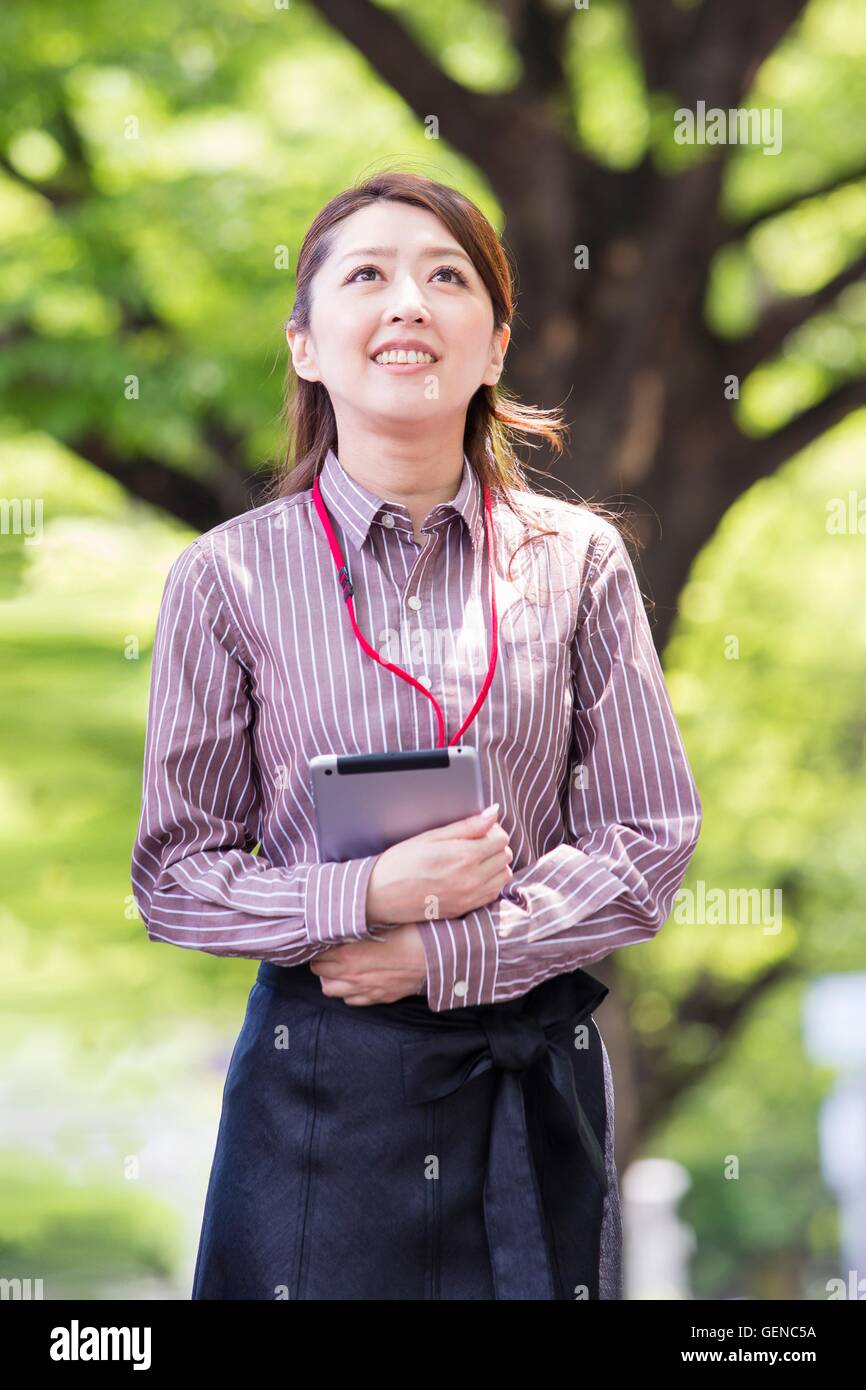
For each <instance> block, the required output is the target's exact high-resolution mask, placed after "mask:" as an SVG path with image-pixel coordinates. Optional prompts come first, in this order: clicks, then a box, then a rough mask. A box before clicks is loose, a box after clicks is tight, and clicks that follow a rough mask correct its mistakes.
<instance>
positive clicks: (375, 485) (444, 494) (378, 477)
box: [338, 452, 463, 531]
mask: <svg viewBox="0 0 866 1390" xmlns="http://www.w3.org/2000/svg"><path fill="white" fill-rule="evenodd" d="M338 457H339V460H340V465H341V467H342V468H344V469H345V471H346V472H347V473H348V474H349V476H350V477H351V478H354V479H355V481H356V482H357V483H360V484H361V486H362V487H366V488H368V489H369V490H370V492H375V493H377V494H378V496H379V497H384V498H386V499H387V500H388V501H389V502H399V503H401V504H402V506H404V507H405V508H406V510H407V511H408V513H409V515H410V516H411V518H412V526H413V529H414V530H415V531H420V529H421V525H422V523H423V522H424V521H425V520H426V518H427V516H428V514H429V513H430V512H431V511H432V509H433V508H434V507H435V506H438V504H439V503H440V502H451V501H452V500H453V499H454V498H455V497H456V496H457V493H458V492H459V491H460V483H461V481H462V478H463V456H462V454H461V455H460V458H459V461H458V462H457V463H456V464H455V462H454V461H453V460H452V461H450V462H447V461H446V462H443V461H442V459H441V455H440V456H437V457H432V458H425V459H415V460H407V459H405V458H396V457H395V458H393V459H389V458H387V457H379V458H377V459H376V460H375V463H373V462H367V461H365V460H363V459H356V458H353V457H352V456H351V455H348V456H347V457H344V455H343V453H342V452H340V453H339V455H338Z"/></svg>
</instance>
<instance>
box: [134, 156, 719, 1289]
mask: <svg viewBox="0 0 866 1390" xmlns="http://www.w3.org/2000/svg"><path fill="white" fill-rule="evenodd" d="M511 315H512V283H511V277H510V273H509V268H508V264H507V261H506V257H505V255H504V253H503V250H502V247H501V245H500V242H499V240H498V238H497V236H496V233H495V232H494V230H493V228H492V227H491V225H490V224H489V223H488V222H487V220H486V219H485V218H484V217H483V215H482V214H481V213H480V212H479V210H478V209H477V208H476V207H475V206H474V205H473V204H472V203H471V202H469V201H468V200H467V199H466V198H464V197H463V196H462V195H461V194H459V193H457V192H456V191H454V190H453V189H450V188H447V187H445V186H443V185H441V184H439V183H435V182H432V181H430V180H428V179H425V178H421V177H417V176H414V175H411V174H404V173H391V174H386V175H383V176H380V177H376V178H373V179H371V180H368V181H367V182H366V183H364V184H362V185H361V186H360V187H357V188H353V189H350V190H348V191H346V192H344V193H342V194H340V195H339V196H338V197H336V198H334V199H333V200H332V201H331V202H330V203H328V204H327V206H326V207H325V208H323V210H322V211H321V212H320V213H319V215H318V216H317V217H316V219H315V221H314V222H313V224H312V226H311V227H310V230H309V232H308V234H307V236H306V239H305V241H304V243H303V246H302V248H301V252H300V256H299V261H298V267H297V291H296V301H295V305H294V309H293V314H292V317H291V320H290V321H289V325H288V328H287V339H288V342H289V344H290V347H291V353H292V359H293V367H294V372H295V374H296V376H297V378H298V381H297V389H296V392H295V394H294V398H293V399H292V400H291V401H290V403H289V405H288V407H287V409H288V419H289V426H290V439H291V442H293V444H294V455H295V463H294V467H293V468H292V469H291V471H290V470H289V468H288V464H287V465H286V467H284V469H283V470H282V472H281V473H280V475H279V477H278V478H277V480H276V486H275V489H274V496H272V497H271V499H270V500H269V501H267V502H266V503H265V504H264V505H262V506H259V507H257V508H256V509H255V510H251V511H250V512H248V513H247V514H245V515H242V516H238V517H234V518H232V519H231V520H229V521H227V522H225V523H224V524H222V525H220V526H216V527H214V528H213V529H212V530H211V531H209V532H207V533H206V534H205V535H203V536H201V537H199V538H198V539H197V540H196V541H194V542H193V543H192V545H190V546H188V547H187V548H186V549H185V550H184V551H183V552H182V554H181V555H180V556H179V557H178V559H177V560H176V561H175V562H174V564H173V565H172V567H171V570H170V572H169V575H168V578H167V581H166V587H165V592H164V595H163V601H162V606H161V609H160V615H159V621H158V625H157V633H156V639H155V646H154V661H153V671H152V677H151V694H150V712H149V720H148V728H147V736H146V746H145V761H144V786H143V804H142V814H141V822H140V825H139V831H138V837H137V841H136V845H135V850H134V854H133V862H132V880H133V886H134V889H135V893H136V899H137V902H138V905H139V908H140V911H141V915H142V918H143V919H144V922H145V924H146V927H147V932H148V936H149V937H150V939H151V940H153V941H167V942H170V943H172V944H174V945H177V946H183V947H191V948H193V949H197V950H202V951H208V952H211V953H213V954H216V955H222V956H245V957H250V958H252V959H256V960H260V961H261V965H260V967H259V971H258V975H257V979H256V983H255V984H254V985H253V988H252V990H251V993H250V996H249V1001H248V1005H247V1012H246V1017H245V1020H244V1024H243V1028H242V1030H241V1033H240V1036H239V1038H238V1040H237V1043H236V1045H235V1049H234V1052H233V1054H232V1058H231V1062H230V1065H229V1070H228V1075H227V1078H226V1084H225V1091H224V1096H223V1109H222V1116H221V1120H220V1126H219V1133H218V1138H217V1144H216V1152H215V1155H214V1162H213V1168H212V1171H211V1177H210V1183H209V1187H208V1192H207V1199H206V1204H205V1212H204V1220H203V1225H202V1233H201V1241H200V1244H199V1251H198V1260H197V1264H196V1271H195V1278H194V1286H193V1291H192V1297H193V1298H194V1299H214V1298H216V1299H221V1298H248V1299H262V1298H294V1299H320V1298H321V1299H378V1298H384V1299H428V1298H429V1299H493V1298H497V1299H500V1298H501V1299H535V1298H538V1299H565V1298H568V1299H583V1298H618V1297H622V1292H621V1275H620V1251H621V1230H620V1218H619V1205H618V1192H617V1182H616V1169H615V1165H614V1161H613V1090H612V1084H611V1078H610V1069H609V1063H608V1058H607V1053H606V1050H605V1048H604V1044H603V1042H602V1039H601V1035H600V1033H599V1031H598V1028H597V1026H596V1024H595V1021H594V1019H593V1018H592V1013H593V1011H594V1009H595V1008H596V1007H597V1005H598V1004H599V1003H600V1002H601V1000H602V998H603V997H604V995H605V994H606V993H607V990H606V988H605V986H603V985H601V984H600V983H599V982H598V981H597V980H595V979H594V978H593V977H592V976H591V975H589V974H587V973H586V971H585V970H584V969H583V967H584V966H585V965H587V964H588V963H591V962H593V961H596V960H600V959H601V958H602V957H604V956H606V955H608V954H609V953H610V952H611V951H612V950H615V949H619V948H621V947H623V946H629V945H634V944H636V943H638V942H641V941H648V940H649V939H650V938H651V937H652V936H653V935H654V933H655V932H656V931H657V930H658V929H659V927H660V926H661V925H662V924H663V922H664V921H665V919H666V917H667V916H668V913H669V911H670V908H671V905H672V901H673V897H674V894H675V893H676V891H677V889H678V887H679V885H680V883H681V882H682V879H683V877H684V874H685V870H686V867H687V864H688V862H689V859H690V857H691V855H692V852H693V849H694V846H695V844H696V841H697V838H698V834H699V829H700V822H701V807H700V802H699V799H698V795H697V791H696V788H695V785H694V782H693V778H692V775H691V772H690V769H689V766H688V763H687V761H686V756H685V753H684V750H683V746H682V742H681V739H680V736H679V733H678V730H677V726H676V724H675V721H674V717H673V713H672V710H671V706H670V702H669V699H668V696H667V692H666V689H665V685H664V680H663V677H662V673H661V668H660V665H659V662H658V658H657V656H656V653H655V649H654V647H653V644H652V640H651V636H650V632H649V627H648V623H647V619H646V614H645V612H644V608H643V604H642V601H641V598H640V593H639V590H638V587H637V583H636V579H635V575H634V571H633V568H632V565H631V562H630V560H629V557H628V552H627V551H626V549H625V546H624V544H623V541H622V539H621V537H620V533H619V531H618V530H617V529H616V528H615V526H614V525H613V524H612V522H611V521H610V520H609V519H607V518H606V517H604V516H602V515H601V514H600V513H597V512H595V511H593V510H592V509H590V508H588V507H586V506H582V505H574V504H571V503H567V502H563V501H557V500H553V499H550V498H546V497H544V496H542V495H541V494H536V493H534V492H532V491H531V490H529V489H528V488H527V487H526V486H525V482H524V477H523V473H522V470H521V469H520V467H519V466H518V464H517V462H516V460H515V458H514V456H513V454H512V452H511V448H510V439H511V437H512V436H517V435H522V436H525V437H532V436H538V435H540V436H543V437H544V438H546V439H547V440H548V441H549V442H550V443H552V444H553V445H554V446H555V447H557V448H561V444H560V436H561V434H562V432H563V427H562V425H561V423H560V421H559V418H558V417H556V416H555V415H554V413H553V412H544V411H540V410H536V409H534V408H532V407H528V406H524V405H521V404H519V403H516V402H514V401H506V399H505V397H504V395H503V393H502V392H501V390H500V389H499V388H498V386H497V383H498V381H499V377H500V375H501V372H502V365H503V359H504V355H505V351H506V348H507V345H508V340H509V336H510V329H509V320H510V318H511ZM349 598H351V599H352V604H353V608H352V610H351V612H350V609H349V605H348V602H347V600H348V599H349ZM494 599H495V610H494V608H493V606H492V600H494ZM494 619H495V621H494ZM355 623H357V629H358V633H360V634H363V635H364V637H365V638H366V641H367V643H368V644H371V645H372V647H373V649H374V650H373V653H372V657H371V653H370V652H369V651H365V650H364V647H363V643H362V642H361V641H360V640H359V639H358V633H356V632H355V630H354V626H355ZM491 671H492V677H491V678H490V679H489V681H487V690H486V696H485V698H484V699H483V701H481V703H480V705H479V700H478V697H479V691H480V690H483V689H484V683H485V673H486V674H487V676H488V677H490V672H491ZM440 711H441V719H440V713H439V712H440ZM443 729H444V736H443ZM458 738H463V739H464V740H465V741H466V742H469V743H472V744H473V745H474V746H475V747H476V748H477V749H478V752H479V757H480V761H481V766H482V773H483V779H484V784H485V791H486V793H487V799H488V800H489V801H490V802H491V806H490V807H489V808H488V812H487V813H486V814H485V815H481V816H473V817H470V818H468V819H467V820H465V821H460V822H457V823H455V824H453V825H449V826H444V827H441V828H439V829H437V830H435V831H432V832H430V833H428V834H426V835H421V836H415V837H412V838H411V839H408V840H404V841H403V842H401V843H400V844H399V845H396V846H394V847H392V848H391V849H389V850H388V851H386V852H385V853H383V854H381V855H371V856H369V857H367V858H361V859H353V860H349V861H347V862H344V863H320V862H319V861H318V854H317V841H316V830H315V816H314V808H313V803H312V797H311V792H310V786H309V782H308V777H307V771H308V764H309V760H310V758H311V757H312V756H313V755H314V754H316V753H321V752H337V753H363V752H375V751H385V750H398V749H411V748H430V747H438V746H443V745H444V744H445V743H446V742H447V743H454V742H456V741H457V740H458ZM251 851H252V852H251Z"/></svg>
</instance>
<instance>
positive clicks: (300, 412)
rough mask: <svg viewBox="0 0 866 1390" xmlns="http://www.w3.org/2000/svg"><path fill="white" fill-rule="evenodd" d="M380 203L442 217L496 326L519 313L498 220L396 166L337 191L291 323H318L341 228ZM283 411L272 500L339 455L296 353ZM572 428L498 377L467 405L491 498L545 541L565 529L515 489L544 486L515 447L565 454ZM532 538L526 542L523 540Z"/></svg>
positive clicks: (474, 451) (317, 227)
mask: <svg viewBox="0 0 866 1390" xmlns="http://www.w3.org/2000/svg"><path fill="white" fill-rule="evenodd" d="M380 200H390V201H391V202H396V203H409V204H411V205H412V206H414V207H419V208H424V209H426V210H427V211H428V212H432V213H433V214H434V215H435V216H436V217H438V218H439V220H440V222H442V223H443V224H444V225H445V226H446V227H447V228H448V230H449V231H450V232H451V234H452V235H453V236H454V237H455V239H456V240H457V241H458V242H459V244H460V245H461V246H462V248H463V250H464V251H465V252H466V254H467V255H468V256H469V257H470V259H471V261H472V264H473V265H474V266H475V269H476V270H477V272H478V274H479V275H480V277H481V279H482V281H483V283H484V285H485V286H486V288H487V292H488V294H489V295H490V299H491V302H492V305H493V325H494V331H495V332H498V330H499V329H501V328H502V326H503V324H509V325H510V323H511V319H512V315H513V312H514V275H513V272H512V267H511V264H510V262H509V258H508V254H507V252H506V250H505V248H504V246H503V245H502V243H501V241H500V239H499V237H498V236H497V234H496V231H495V229H494V228H493V227H492V226H491V224H490V222H488V220H487V218H486V217H485V216H484V214H483V213H482V212H481V211H480V209H479V208H478V207H476V205H475V204H474V203H473V202H472V201H471V200H470V199H469V198H467V197H466V196H465V195H464V194H463V193H460V192H458V191H457V189H454V188H450V187H448V186H447V185H446V184H443V183H438V182H436V181H435V180H434V179H430V178H426V177H425V176H423V175H421V174H415V173H411V172H408V171H405V170H395V171H391V172H384V173H379V174H376V175H374V176H373V177H370V178H366V179H365V180H364V181H363V182H361V183H359V184H357V185H356V186H354V187H352V188H347V189H346V190H345V191H344V192H342V193H338V194H337V195H336V197H334V198H332V199H331V200H330V202H328V203H326V204H325V206H324V207H323V208H322V210H321V211H320V212H319V213H318V214H317V216H316V217H315V218H314V220H313V222H312V224H311V225H310V228H309V230H308V231H307V234H306V236H305V237H304V241H303V244H302V246H301V249H300V252H299V255H298V266H297V273H296V283H295V302H294V304H293V306H292V312H291V315H290V317H289V319H288V320H287V322H286V325H285V327H287V328H288V327H289V326H291V327H293V328H295V329H297V330H300V331H303V330H305V329H307V328H309V324H310V310H311V301H312V293H311V287H312V282H313V278H314V276H315V274H316V272H317V271H318V269H319V267H320V266H321V265H322V263H323V262H324V260H325V259H326V258H327V256H328V255H329V254H330V252H331V249H332V247H333V241H334V237H333V231H334V228H335V227H336V226H337V225H338V224H339V223H340V222H342V221H344V219H345V218H347V217H349V216H350V215H351V214H352V213H353V212H356V211H357V210H358V209H359V208H363V207H368V206H369V205H370V204H371V203H375V202H377V201H380ZM293 380H294V389H292V382H293ZM282 416H283V419H284V421H285V425H286V435H287V444H286V455H285V459H284V461H283V463H282V464H281V465H280V467H279V468H278V470H277V471H276V472H275V475H274V478H273V480H272V482H271V484H270V486H269V487H268V489H267V493H266V500H267V499H272V500H273V499H276V498H278V497H288V496H290V495H292V494H293V493H296V492H303V491H305V490H306V489H308V488H310V487H312V485H313V481H314V479H315V477H316V474H317V473H318V472H319V470H320V469H321V467H322V464H323V463H324V461H325V457H326V455H327V452H328V450H329V449H333V450H334V451H335V452H336V448H337V423H336V420H335V417H334V411H333V407H332V405H331V398H330V396H329V395H328V391H327V388H326V387H325V386H324V384H323V383H322V382H320V381H305V380H304V379H303V378H302V377H297V376H296V375H295V373H294V372H293V370H292V367H291V358H290V359H289V364H288V367H287V371H286V385H285V393H284V405H283V412H282ZM567 433H568V426H567V425H566V424H565V422H564V420H563V418H562V415H561V412H560V411H559V409H557V408H553V409H549V410H546V409H543V408H542V407H540V406H535V405H525V404H524V403H523V402H522V401H520V400H518V399H516V398H515V397H514V396H513V395H512V394H511V393H510V392H509V391H507V390H506V389H505V388H504V387H502V386H501V385H498V384H497V385H495V386H488V385H486V384H482V385H481V386H479V388H478V390H477V391H476V392H475V395H474V396H473V397H472V399H471V401H470V402H469V406H468V409H467V412H466V427H465V431H464V437H463V447H464V451H465V453H466V455H467V457H468V459H469V462H470V464H471V465H472V467H473V469H474V470H475V472H476V474H477V475H478V477H479V479H480V480H481V482H482V483H486V484H487V486H488V487H489V489H490V494H491V502H492V503H494V504H495V502H496V500H497V498H499V499H501V500H502V501H503V502H504V503H505V504H506V505H507V506H508V507H509V508H510V509H511V511H512V512H514V513H515V515H517V516H519V517H520V519H521V521H523V522H524V524H525V525H528V526H529V527H532V528H535V529H537V530H538V532H539V536H538V537H537V538H540V537H541V536H551V535H557V534H558V532H557V531H555V530H545V529H541V528H539V527H538V526H537V523H536V522H535V521H534V520H533V519H532V518H531V517H529V516H527V515H526V513H525V512H524V511H522V510H521V508H520V507H519V505H518V504H517V499H516V498H515V497H513V496H512V492H513V491H514V490H518V491H525V492H533V491H535V489H533V488H531V487H530V486H529V484H528V482H527V478H526V470H527V468H530V469H531V471H532V472H539V473H540V472H541V470H539V469H535V468H532V467H531V465H524V464H522V463H521V462H520V460H519V459H518V458H517V456H516V455H515V453H514V443H515V442H517V441H518V440H522V441H524V442H525V441H531V440H532V439H533V438H536V437H538V438H541V439H544V440H546V441H547V443H548V444H550V445H551V447H552V448H553V449H554V450H555V452H556V454H557V455H559V454H561V453H562V449H563V440H564V438H565V436H566V435H567ZM532 447H536V446H535V445H532ZM292 454H294V458H293V459H292ZM563 500H564V499H563ZM576 505H579V506H583V507H586V508H587V509H589V510H590V511H594V512H597V513H599V514H600V515H603V516H605V517H606V518H607V519H608V520H610V521H611V522H613V523H614V524H615V525H619V523H620V518H618V517H617V516H615V515H614V514H613V513H611V512H608V511H607V509H606V508H604V507H601V506H598V505H596V504H591V503H589V502H586V501H584V500H582V499H579V501H578V502H577V504H576ZM533 539H536V537H532V536H529V537H528V538H527V541H531V540H533ZM527 541H523V542H521V546H522V545H525V544H527ZM521 546H518V548H517V549H518V550H519V549H521ZM516 554H517V550H516V551H515V552H514V555H512V557H511V560H512V562H513V560H514V556H515V555H516ZM509 576H510V566H509Z"/></svg>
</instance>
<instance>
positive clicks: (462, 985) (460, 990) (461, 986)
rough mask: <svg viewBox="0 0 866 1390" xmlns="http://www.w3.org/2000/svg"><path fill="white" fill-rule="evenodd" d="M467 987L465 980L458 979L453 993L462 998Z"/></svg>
mask: <svg viewBox="0 0 866 1390" xmlns="http://www.w3.org/2000/svg"><path fill="white" fill-rule="evenodd" d="M468 989H469V986H468V985H467V983H466V981H465V980H458V981H457V983H456V984H455V986H454V993H455V994H458V995H459V996H460V998H461V999H462V998H463V996H464V994H465V993H466V991H467V990H468Z"/></svg>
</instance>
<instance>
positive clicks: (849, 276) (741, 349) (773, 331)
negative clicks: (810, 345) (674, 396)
mask: <svg viewBox="0 0 866 1390" xmlns="http://www.w3.org/2000/svg"><path fill="white" fill-rule="evenodd" d="M864 275H866V254H864V255H862V256H858V257H856V259H855V260H853V261H852V262H851V264H850V265H847V266H846V267H845V268H844V270H841V271H840V272H839V274H838V275H834V276H833V278H832V279H831V280H828V281H827V283H826V285H822V286H821V287H820V289H817V290H813V291H812V293H811V294H806V295H800V296H794V297H791V298H786V299H784V300H782V301H780V302H779V303H777V304H775V305H774V306H773V307H772V308H771V309H769V310H768V311H767V313H766V314H765V315H764V318H763V320H762V322H761V323H760V324H759V325H758V327H757V328H756V329H755V331H754V333H752V334H750V336H749V337H748V338H746V339H744V340H743V342H742V346H739V345H738V346H737V348H736V350H735V357H736V363H737V370H738V375H739V377H740V380H742V379H743V377H745V376H747V375H748V373H749V372H751V371H754V369H755V367H757V366H758V365H759V364H760V363H761V362H764V361H765V360H766V359H767V358H768V357H772V356H773V354H774V353H776V352H778V351H779V349H780V348H781V346H782V344H783V343H784V341H785V339H786V338H787V337H788V335H789V334H790V333H793V332H794V331H795V330H796V329H798V328H801V327H802V326H803V324H804V323H806V321H807V320H808V319H810V318H812V316H813V315H814V314H817V313H819V312H820V311H821V310H822V309H827V308H829V307H830V306H831V305H833V304H834V303H835V302H836V300H837V299H838V297H839V295H840V294H841V293H842V291H843V290H844V289H847V288H848V286H849V285H853V284H856V282H857V281H858V280H860V279H861V277H862V276H864Z"/></svg>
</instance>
